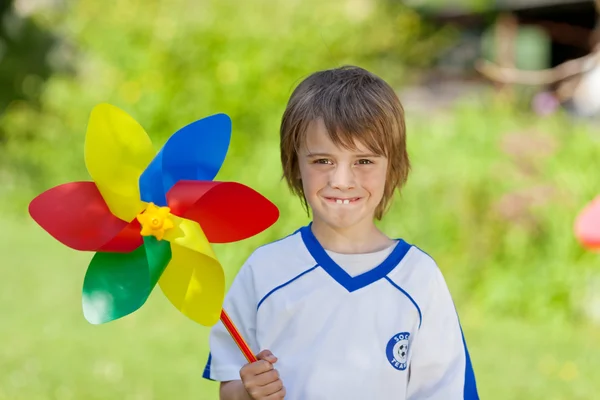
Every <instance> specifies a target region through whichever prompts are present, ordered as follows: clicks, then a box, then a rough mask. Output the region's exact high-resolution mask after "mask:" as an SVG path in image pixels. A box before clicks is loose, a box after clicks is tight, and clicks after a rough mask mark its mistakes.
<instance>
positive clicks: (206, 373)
mask: <svg viewBox="0 0 600 400" xmlns="http://www.w3.org/2000/svg"><path fill="white" fill-rule="evenodd" d="M211 361H212V353H208V361H207V362H206V366H205V367H204V372H203V373H202V377H203V378H204V379H208V380H209V381H214V379H212V378H211V377H210V362H211Z"/></svg>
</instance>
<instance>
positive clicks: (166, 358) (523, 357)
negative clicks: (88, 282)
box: [0, 218, 600, 400]
mask: <svg viewBox="0 0 600 400" xmlns="http://www.w3.org/2000/svg"><path fill="white" fill-rule="evenodd" d="M0 243H1V244H0V253H1V254H3V255H4V261H3V262H2V267H1V272H2V280H1V281H0V315H1V316H2V320H1V321H2V322H1V329H0V343H2V346H1V347H0V399H2V400H4V399H6V400H9V399H10V400H21V399H23V400H24V399H27V400H35V399H60V400H68V399H90V400H93V399H132V400H133V399H144V400H146V399H156V400H158V399H174V398H176V399H179V400H185V399H190V400H192V399H194V400H198V399H200V400H204V399H206V400H211V399H217V395H216V393H217V392H216V389H217V386H216V384H214V383H212V382H208V381H205V380H204V379H203V378H202V377H201V375H202V370H203V368H204V364H205V361H206V357H207V354H208V350H207V335H208V328H205V327H202V326H200V325H197V324H195V323H193V322H191V321H189V320H188V319H187V318H185V317H184V316H182V315H181V314H179V313H178V312H177V311H176V310H175V308H173V307H172V306H171V305H170V304H169V303H168V302H167V300H166V299H165V297H164V296H163V295H162V293H161V292H160V289H157V290H155V292H154V293H153V295H152V296H151V297H150V299H149V301H148V302H147V303H146V304H145V305H144V306H143V307H142V308H141V309H140V310H138V311H137V312H136V313H134V314H132V315H130V316H128V317H125V318H123V319H121V320H117V321H114V322H111V323H108V324H106V325H99V326H94V325H90V324H88V323H87V321H85V320H84V318H83V315H82V312H81V306H80V301H81V285H82V282H83V277H84V274H85V270H86V266H87V262H88V261H89V259H90V257H91V254H88V253H81V252H76V251H72V250H69V249H68V248H66V247H64V246H63V245H61V244H59V243H57V242H56V241H55V240H54V239H52V238H51V237H49V235H47V234H46V233H45V232H44V231H42V230H41V229H40V228H38V227H37V226H36V225H34V224H33V223H32V222H30V221H27V220H25V221H23V220H18V219H8V218H3V219H2V230H1V231H0ZM221 251H222V249H221ZM223 256H224V257H223V259H236V260H239V259H241V258H243V255H242V254H236V255H229V256H227V255H225V254H223ZM232 268H234V269H235V268H237V265H236V266H233V267H232ZM228 273H229V274H231V272H230V271H229V272H228ZM459 311H460V313H461V321H462V323H463V326H464V331H465V335H466V338H467V340H468V344H469V349H470V352H471V357H472V360H473V364H474V367H475V372H476V377H477V379H478V386H479V390H480V394H481V397H482V398H483V399H490V400H494V399H512V400H518V399H524V400H525V399H527V400H535V399H544V400H552V399H557V400H558V399H569V400H576V399H582V400H583V399H586V400H588V399H591V398H593V397H594V396H595V395H596V394H597V393H598V391H599V390H600V370H598V369H597V368H596V365H597V360H598V359H600V348H599V347H598V345H597V343H599V341H600V330H599V329H597V328H592V327H588V326H585V325H565V324H558V323H557V322H545V323H544V322H539V321H527V320H523V319H516V318H508V317H502V318H497V317H494V316H493V315H491V314H489V313H484V312H482V311H481V310H479V309H478V308H477V307H475V305H474V304H467V303H464V304H461V305H459Z"/></svg>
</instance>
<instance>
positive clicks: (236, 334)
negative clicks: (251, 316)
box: [221, 310, 257, 363]
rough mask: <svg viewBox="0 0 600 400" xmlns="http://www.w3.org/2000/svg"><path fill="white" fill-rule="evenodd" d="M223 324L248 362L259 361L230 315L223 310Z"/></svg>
mask: <svg viewBox="0 0 600 400" xmlns="http://www.w3.org/2000/svg"><path fill="white" fill-rule="evenodd" d="M221 322H223V325H225V328H227V331H228V332H229V334H230V335H231V337H232V338H233V340H234V341H235V343H236V344H237V345H238V347H239V348H240V350H241V351H242V353H243V354H244V356H245V357H246V360H248V362H249V363H253V362H255V361H257V360H256V356H254V354H253V353H252V350H250V347H249V346H248V343H246V341H245V340H244V338H243V337H242V335H241V334H240V331H238V329H237V328H236V326H235V324H234V323H233V321H232V320H231V318H229V315H227V312H226V311H225V310H221Z"/></svg>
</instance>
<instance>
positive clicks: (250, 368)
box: [240, 350, 285, 400]
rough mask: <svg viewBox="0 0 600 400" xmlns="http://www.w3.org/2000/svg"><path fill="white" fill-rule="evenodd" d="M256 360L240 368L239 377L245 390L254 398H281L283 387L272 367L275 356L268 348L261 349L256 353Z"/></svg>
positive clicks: (255, 399) (272, 399) (274, 399)
mask: <svg viewBox="0 0 600 400" xmlns="http://www.w3.org/2000/svg"><path fill="white" fill-rule="evenodd" d="M256 358H258V361H256V362H253V363H251V364H246V365H245V366H244V367H242V369H241V370H240V377H241V378H242V383H243V384H244V387H245V388H246V391H247V392H248V394H249V395H250V397H252V399H254V400H262V399H267V400H276V399H283V398H284V396H285V388H284V387H283V382H282V381H281V379H279V372H277V370H276V369H275V368H274V367H273V364H275V363H276V362H277V357H275V356H274V355H273V353H271V352H270V351H269V350H263V351H261V352H260V353H258V354H257V355H256Z"/></svg>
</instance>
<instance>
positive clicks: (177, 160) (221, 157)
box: [140, 114, 231, 206]
mask: <svg viewBox="0 0 600 400" xmlns="http://www.w3.org/2000/svg"><path fill="white" fill-rule="evenodd" d="M230 140H231V119H230V118H229V116H227V115H226V114H215V115H212V116H210V117H206V118H203V119H201V120H198V121H196V122H192V123H191V124H189V125H187V126H185V127H183V128H181V129H180V130H178V131H177V132H175V133H174V134H173V135H172V136H171V137H170V138H169V140H167V143H165V145H164V147H163V148H162V149H161V151H160V152H159V153H158V154H157V155H156V157H155V158H154V160H152V162H151V163H150V165H148V168H146V170H145V171H144V172H143V173H142V175H141V176H140V194H141V197H142V201H145V202H153V203H154V204H156V205H158V206H166V205H167V199H166V193H167V192H168V191H169V189H171V188H172V187H173V185H175V183H177V182H178V181H180V180H203V181H210V180H213V179H214V177H215V176H217V173H218V172H219V170H220V169H221V166H222V165H223V162H224V161H225V156H226V155H227V150H228V149H229V143H230Z"/></svg>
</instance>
